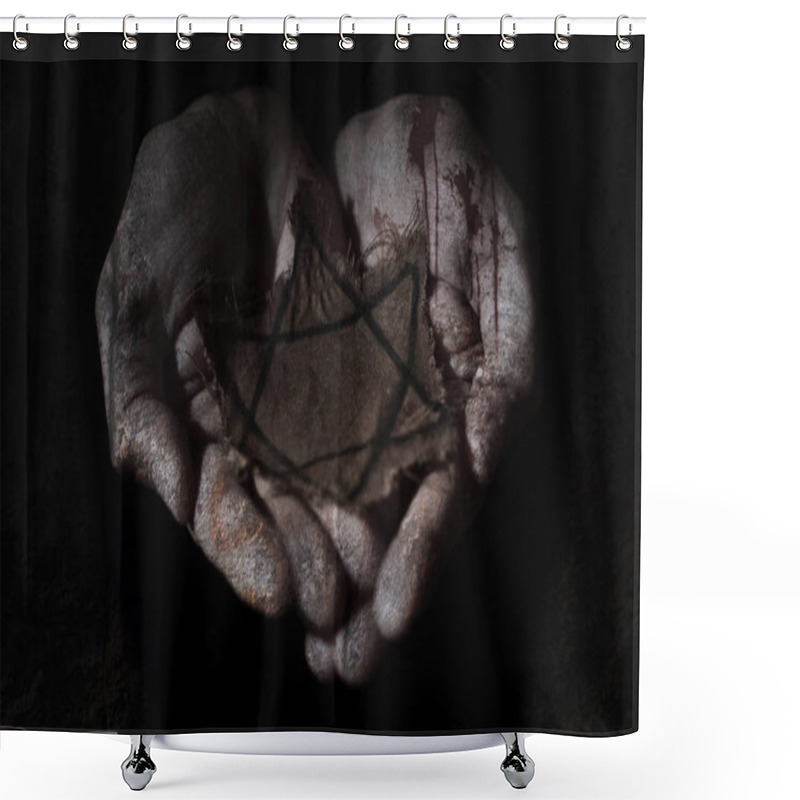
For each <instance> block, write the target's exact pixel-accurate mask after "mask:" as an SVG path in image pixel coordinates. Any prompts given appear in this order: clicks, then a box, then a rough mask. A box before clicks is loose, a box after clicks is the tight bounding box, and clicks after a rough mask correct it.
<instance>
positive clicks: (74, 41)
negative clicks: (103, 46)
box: [64, 14, 81, 50]
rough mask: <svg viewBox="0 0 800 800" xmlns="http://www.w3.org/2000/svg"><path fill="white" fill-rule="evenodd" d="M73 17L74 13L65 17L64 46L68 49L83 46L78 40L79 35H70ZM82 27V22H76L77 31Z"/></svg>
mask: <svg viewBox="0 0 800 800" xmlns="http://www.w3.org/2000/svg"><path fill="white" fill-rule="evenodd" d="M71 19H75V15H74V14H67V16H66V17H64V47H65V48H66V49H67V50H77V49H78V48H79V47H80V46H81V43H80V42H79V41H78V37H77V36H70V34H69V21H70V20H71ZM80 29H81V25H80V23H79V22H76V23H75V30H76V32H77V31H80Z"/></svg>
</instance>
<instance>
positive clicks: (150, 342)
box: [96, 247, 195, 523]
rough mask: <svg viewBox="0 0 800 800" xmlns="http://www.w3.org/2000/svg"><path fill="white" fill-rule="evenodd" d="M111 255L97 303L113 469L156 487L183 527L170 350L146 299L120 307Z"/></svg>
mask: <svg viewBox="0 0 800 800" xmlns="http://www.w3.org/2000/svg"><path fill="white" fill-rule="evenodd" d="M117 249H118V248H117V247H112V251H111V252H110V253H109V257H108V259H107V260H106V264H105V266H104V267H103V272H102V275H101V279H100V283H99V285H98V291H97V302H96V317H97V328H98V338H99V342H100V356H101V363H102V368H103V383H104V389H105V397H106V411H107V415H108V428H109V439H110V447H111V459H112V463H113V464H114V467H115V468H116V469H118V470H127V471H130V472H131V473H133V475H134V477H135V478H136V479H137V480H139V481H140V482H141V483H144V484H145V485H147V486H150V487H151V488H153V489H155V490H156V491H157V492H158V494H159V495H160V496H161V497H162V499H163V500H164V502H165V503H166V504H167V506H168V508H169V509H170V511H171V512H172V514H173V516H174V517H175V518H176V519H177V520H178V521H179V522H181V523H186V522H188V521H189V520H191V515H192V510H193V507H194V500H195V471H194V469H193V467H192V462H191V457H190V450H189V440H188V433H187V431H186V426H185V424H184V422H183V420H182V419H181V418H180V416H179V415H178V414H177V413H176V411H175V410H174V409H173V407H172V406H171V405H170V404H169V403H168V402H166V398H167V397H168V396H169V391H170V389H171V388H172V386H171V385H170V384H171V381H170V378H171V377H172V378H174V377H175V376H174V375H171V374H170V368H169V362H168V359H165V358H164V353H165V352H166V351H167V349H168V345H167V344H166V342H165V337H164V335H163V332H162V331H161V330H160V328H159V326H158V325H157V324H156V323H155V322H154V321H153V319H151V318H149V317H148V314H150V313H151V312H152V308H150V307H149V306H148V304H147V302H146V301H144V302H131V303H130V304H127V305H126V307H124V308H122V309H120V308H119V307H118V304H119V302H120V300H119V296H118V294H117V289H118V287H117V286H116V285H115V284H116V270H117V266H118V257H119V253H118V252H117ZM131 294H133V291H132V288H131V287H128V290H127V296H128V297H130V295H131Z"/></svg>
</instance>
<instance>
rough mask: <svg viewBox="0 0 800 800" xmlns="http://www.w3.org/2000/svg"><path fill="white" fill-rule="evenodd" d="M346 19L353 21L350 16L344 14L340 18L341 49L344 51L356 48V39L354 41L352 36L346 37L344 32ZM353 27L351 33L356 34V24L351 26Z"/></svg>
mask: <svg viewBox="0 0 800 800" xmlns="http://www.w3.org/2000/svg"><path fill="white" fill-rule="evenodd" d="M346 19H353V18H352V17H351V16H350V15H349V14H342V16H341V17H339V47H340V48H341V49H342V50H352V49H353V48H354V47H355V46H356V42H355V39H353V37H352V36H345V35H344V31H343V30H342V26H343V24H344V21H345V20H346ZM351 27H352V30H351V33H355V32H356V24H355V22H353V23H352V24H351Z"/></svg>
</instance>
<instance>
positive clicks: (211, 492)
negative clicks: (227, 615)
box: [192, 444, 291, 616]
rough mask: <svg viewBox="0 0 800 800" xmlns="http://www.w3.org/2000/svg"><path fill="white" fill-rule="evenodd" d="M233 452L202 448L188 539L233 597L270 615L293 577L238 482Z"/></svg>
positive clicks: (286, 597) (287, 594)
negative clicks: (200, 550) (233, 594)
mask: <svg viewBox="0 0 800 800" xmlns="http://www.w3.org/2000/svg"><path fill="white" fill-rule="evenodd" d="M236 473H237V465H236V462H235V461H234V460H233V459H232V458H231V451H230V449H229V448H225V447H223V446H221V445H216V444H212V445H209V446H208V447H206V449H205V452H204V454H203V462H202V467H201V470H200V486H199V489H198V493H197V506H196V509H195V515H194V520H195V524H194V527H193V529H192V535H193V537H194V539H195V541H196V542H197V543H198V544H199V545H200V547H201V548H202V550H203V552H204V553H205V554H206V556H207V557H208V559H209V560H210V561H211V563H212V564H214V565H215V566H216V567H217V569H219V570H220V572H222V574H223V575H224V576H225V577H226V578H227V580H228V582H229V583H230V585H231V587H232V588H233V590H234V591H235V592H236V594H237V595H238V596H239V597H240V598H241V599H242V600H244V601H245V602H246V603H247V604H248V605H250V606H252V607H253V608H255V609H257V610H259V611H261V612H262V613H263V614H266V615H268V616H274V615H276V614H279V613H280V612H281V611H283V610H284V609H285V608H286V606H287V605H288V603H289V601H290V599H291V572H290V569H289V563H288V560H287V558H286V554H285V553H284V550H283V545H282V543H281V541H280V537H279V536H278V535H277V532H276V531H275V527H274V524H273V523H272V522H271V521H270V520H268V519H267V518H266V517H265V516H264V515H263V514H261V513H260V512H259V510H258V509H257V508H256V506H255V504H254V503H253V501H252V500H251V498H250V497H249V496H248V494H247V492H246V491H245V489H244V487H243V486H242V485H241V483H240V482H239V479H238V477H237V474H236Z"/></svg>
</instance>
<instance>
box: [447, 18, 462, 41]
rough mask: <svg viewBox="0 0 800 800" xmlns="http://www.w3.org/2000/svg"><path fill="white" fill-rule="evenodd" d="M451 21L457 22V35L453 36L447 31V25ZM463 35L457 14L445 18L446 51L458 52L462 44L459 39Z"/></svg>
mask: <svg viewBox="0 0 800 800" xmlns="http://www.w3.org/2000/svg"><path fill="white" fill-rule="evenodd" d="M451 19H454V20H456V35H455V36H451V35H450V34H449V33H448V31H447V23H448V22H450V20H451ZM460 35H461V23H460V22H458V17H457V16H456V15H455V14H448V15H447V16H446V17H445V18H444V47H445V50H458V48H459V45H460V44H461V42H460V41H459V40H458V37H459V36H460Z"/></svg>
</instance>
